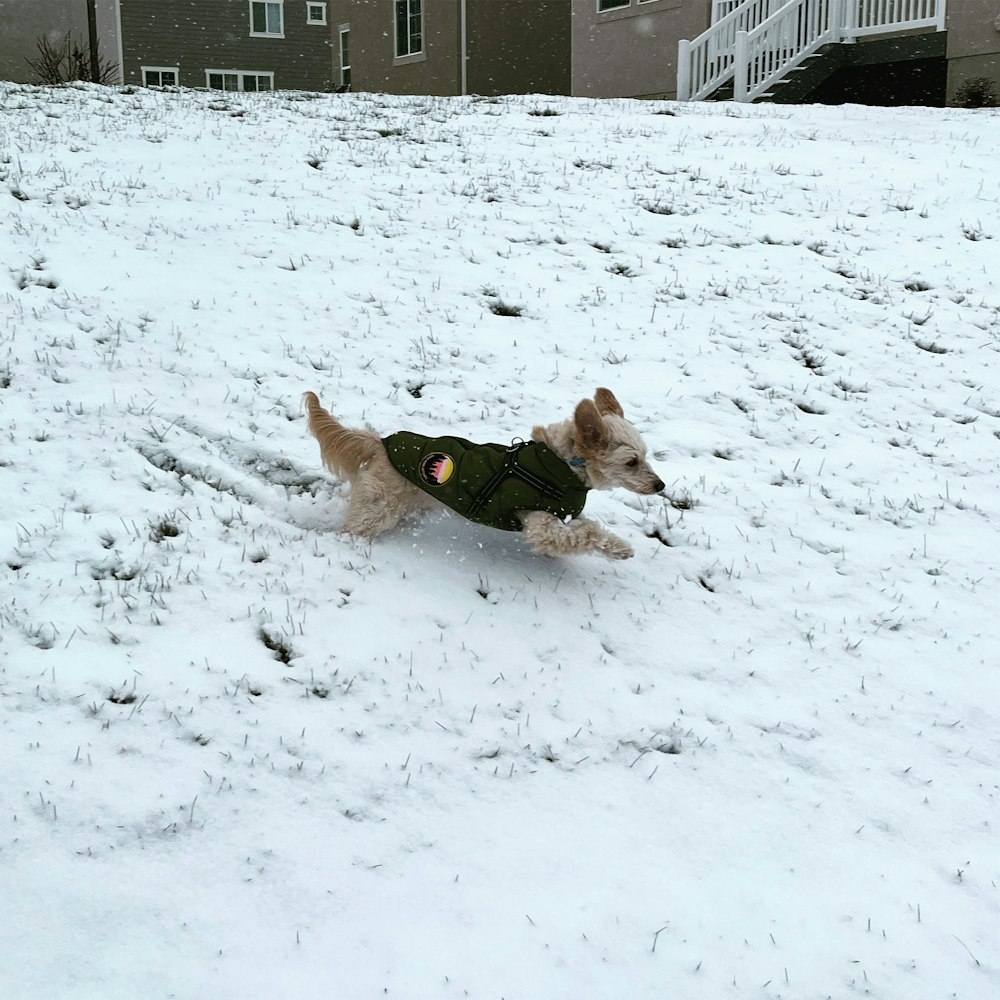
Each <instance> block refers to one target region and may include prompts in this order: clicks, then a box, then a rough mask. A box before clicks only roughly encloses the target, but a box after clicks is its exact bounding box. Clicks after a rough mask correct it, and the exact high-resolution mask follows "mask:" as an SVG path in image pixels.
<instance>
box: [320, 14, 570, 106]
mask: <svg viewBox="0 0 1000 1000" xmlns="http://www.w3.org/2000/svg"><path fill="white" fill-rule="evenodd" d="M570 3H571V0H331V2H330V14H331V18H332V21H333V24H334V27H335V30H336V32H337V37H338V40H339V42H338V46H337V48H338V51H339V52H340V53H341V60H340V71H341V80H340V82H341V83H343V84H348V83H349V84H350V85H351V87H352V89H353V90H365V91H386V92H389V93H394V94H431V95H436V96H445V95H455V94H524V93H547V94H568V93H569V90H570V73H571V65H570V52H571V23H570ZM345 51H346V52H347V57H346V61H345V58H344V52H345Z"/></svg>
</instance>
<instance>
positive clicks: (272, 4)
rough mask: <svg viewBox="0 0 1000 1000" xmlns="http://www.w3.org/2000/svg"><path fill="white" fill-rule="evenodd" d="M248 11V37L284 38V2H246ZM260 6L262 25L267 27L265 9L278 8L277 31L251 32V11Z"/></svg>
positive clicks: (281, 0) (259, 0)
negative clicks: (262, 16) (262, 13)
mask: <svg viewBox="0 0 1000 1000" xmlns="http://www.w3.org/2000/svg"><path fill="white" fill-rule="evenodd" d="M248 4H249V7H248V10H249V13H250V37H251V38H284V37H285V0H248ZM258 5H260V6H262V7H264V8H265V10H264V24H265V27H266V25H267V20H268V17H267V8H268V7H277V8H278V30H277V31H254V30H253V9H254V7H256V6H258Z"/></svg>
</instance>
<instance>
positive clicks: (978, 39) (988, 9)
mask: <svg viewBox="0 0 1000 1000" xmlns="http://www.w3.org/2000/svg"><path fill="white" fill-rule="evenodd" d="M977 76H985V77H988V78H989V79H991V80H993V81H994V82H995V83H996V84H997V89H998V90H1000V0H951V2H950V3H949V4H948V100H949V102H950V101H951V100H952V98H953V97H954V95H955V91H956V90H958V88H959V87H960V86H961V85H962V84H963V83H964V82H965V81H966V80H970V79H972V78H973V77H977Z"/></svg>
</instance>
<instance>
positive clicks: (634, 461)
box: [625, 458, 639, 469]
mask: <svg viewBox="0 0 1000 1000" xmlns="http://www.w3.org/2000/svg"><path fill="white" fill-rule="evenodd" d="M625 464H626V465H627V466H628V467H629V468H630V469H634V468H635V467H636V466H637V465H638V464H639V459H637V458H630V459H629V460H628V461H627V462H626V463H625Z"/></svg>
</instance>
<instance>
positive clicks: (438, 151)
mask: <svg viewBox="0 0 1000 1000" xmlns="http://www.w3.org/2000/svg"><path fill="white" fill-rule="evenodd" d="M0 122H2V130H0V179H2V186H0V256H2V261H3V268H2V270H0V283H2V282H5V283H6V287H0V430H2V432H3V448H2V452H0V496H2V497H3V501H4V503H3V525H2V533H0V628H2V638H0V752H2V754H3V759H4V761H5V771H6V773H5V781H4V787H5V789H6V795H5V799H4V807H3V809H2V811H0V898H2V899H3V903H4V914H5V919H4V920H3V922H2V925H0V954H3V955H4V956H5V961H4V962H3V964H2V966H0V995H2V996H3V997H9V998H13V1000H39V998H58V1000H67V998H74V1000H75V998H100V1000H118V998H123V1000H124V998H129V1000H133V998H137V997H142V998H146V1000H152V998H156V997H179V998H208V997H211V998H214V1000H218V998H234V1000H236V998H239V1000H258V998H260V1000H264V998H269V1000H273V998H285V997H288V998H297V1000H299V998H301V1000H311V998H317V1000H318V998H337V1000H341V998H343V1000H355V998H358V1000H361V998H369V997H372V998H374V997H384V996H389V997H397V998H405V1000H423V998H427V1000H433V998H462V997H472V998H483V1000H487V998H488V1000H497V998H501V997H502V998H506V1000H598V998H599V1000H609V998H616V1000H631V998H639V997H670V998H677V1000H702V998H703V1000H720V998H746V997H757V996H764V997H781V998H791V1000H804V998H823V997H833V998H841V997H854V996H872V997H883V998H894V1000H899V998H908V1000H909V998H913V1000H925V998H926V1000H932V998H946V997H948V998H950V997H956V998H962V1000H985V998H988V997H993V996H996V995H998V994H1000V950H998V943H1000V889H998V882H1000V841H998V832H997V823H998V816H997V806H998V797H1000V792H998V785H997V774H998V767H1000V696H998V689H997V681H996V669H997V665H998V653H997V650H998V648H1000V616H998V614H997V608H998V598H997V584H998V569H1000V555H998V552H1000V546H998V541H1000V538H998V532H997V527H996V525H997V524H998V518H1000V490H998V487H1000V461H998V459H1000V277H998V275H1000V266H998V263H1000V255H998V246H1000V243H998V242H997V241H998V240H1000V212H998V203H1000V172H998V171H997V167H996V165H997V162H998V159H1000V133H998V130H997V117H996V114H995V113H993V112H965V111H957V110H924V109H893V110H876V109H870V108H857V107H844V108H797V109H796V108H787V107H781V108H776V107H766V106H755V107H738V108H734V107H733V106H730V105H721V104H720V105H685V106H678V105H666V104H662V103H639V102H623V101H614V102H610V101H609V102H591V101H582V100H569V99H562V98H548V97H529V98H510V99H503V100H476V99H468V100H466V99H462V100H459V99H454V100H442V99H430V98H413V99H406V98H394V97H386V96H372V95H345V96H323V97H316V96H314V95H299V94H266V95H251V94H246V95H243V94H239V95H225V96H222V95H219V94H209V93H196V92H185V93H165V92H154V91H146V90H142V91H134V92H130V91H128V90H126V91H115V90H106V89H100V88H94V87H89V86H81V87H78V88H68V89H63V90H45V89H35V88H27V87H17V86H12V85H3V84H0ZM601 385H606V386H609V387H610V388H612V389H613V391H614V392H615V393H616V394H617V396H618V398H619V399H620V400H621V401H622V403H623V404H624V406H625V411H626V415H627V416H629V417H630V418H631V419H632V420H633V421H634V422H635V423H636V425H637V426H638V427H639V429H640V430H641V432H642V433H643V435H644V436H645V438H646V440H647V441H648V443H649V445H650V450H651V454H652V455H653V456H654V457H655V465H656V468H657V470H658V471H659V473H660V475H661V476H662V478H663V479H664V481H665V482H666V483H667V484H668V486H667V490H666V495H665V496H663V497H655V498H639V497H636V496H632V495H629V494H627V493H624V492H620V491H619V492H615V493H611V494H594V495H592V499H591V500H590V501H589V502H588V508H587V509H588V513H589V514H590V515H591V516H594V517H596V518H597V519H599V520H600V521H602V522H603V523H606V524H607V525H609V526H611V528H612V530H614V531H615V532H616V533H618V534H621V535H623V536H624V537H626V538H627V539H628V540H629V541H630V542H631V543H632V544H633V545H634V546H635V548H636V550H637V553H636V557H635V558H634V559H632V560H630V561H628V562H623V563H614V564H612V563H608V562H605V561H603V560H601V559H599V558H596V557H590V556H587V557H582V558H577V559H564V560H555V559H547V558H542V557H540V556H537V555H534V554H532V553H530V552H529V551H528V550H527V549H526V548H525V547H524V545H523V544H522V543H521V540H520V539H519V537H518V536H517V535H516V534H507V533H502V532H496V531H492V530H490V529H487V528H480V527H477V526H475V525H472V524H470V523H468V522H465V521H462V520H459V519H457V518H454V517H451V516H446V515H443V514H442V515H434V516H428V517H425V518H423V519H422V520H414V521H411V522H408V523H407V524H406V525H405V526H404V527H403V528H401V529H399V530H396V531H394V532H393V533H391V534H389V535H386V536H384V537H382V538H380V539H378V540H377V541H376V542H374V543H373V544H370V545H369V544H366V543H363V542H360V541H358V540H357V539H352V538H350V537H348V536H345V535H342V534H340V533H339V532H338V531H337V526H338V524H339V519H340V517H341V516H342V513H343V510H344V507H345V492H344V488H343V487H342V486H341V485H340V484H338V483H336V482H335V481H334V480H333V479H332V478H331V477H330V476H328V475H327V474H326V473H325V472H324V471H323V470H322V468H321V466H320V462H319V454H318V449H317V447H316V445H315V442H314V441H313V440H312V439H311V438H310V437H309V436H308V434H307V432H306V428H305V421H304V418H303V416H302V412H301V404H300V398H301V394H302V392H303V391H305V390H307V389H313V390H315V391H316V392H317V393H318V394H319V395H320V398H321V399H322V400H323V403H324V405H326V406H328V407H329V408H330V409H331V410H332V411H333V412H334V413H335V414H337V415H338V416H339V417H341V418H342V419H343V420H345V421H346V422H348V423H351V424H355V425H362V424H365V423H367V424H369V425H371V426H373V427H376V428H377V429H379V430H380V431H382V432H384V433H390V432H392V431H395V430H398V429H410V430H416V431H422V432H438V433H446V432H450V433H455V434H459V435H461V436H463V437H468V438H471V439H476V440H485V441H501V442H506V441H509V440H511V439H512V438H514V437H526V436H527V435H528V434H529V433H530V430H531V427H532V426H533V425H534V424H536V423H546V422H551V421H554V420H557V419H560V418H563V417H565V416H568V415H569V413H570V412H571V409H572V407H573V406H574V404H575V403H576V402H577V401H578V400H579V399H581V398H583V397H584V396H590V395H591V394H592V393H593V391H594V389H595V388H596V387H597V386H601Z"/></svg>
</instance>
